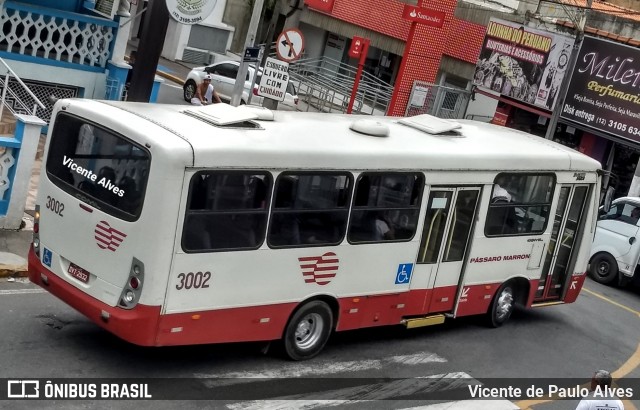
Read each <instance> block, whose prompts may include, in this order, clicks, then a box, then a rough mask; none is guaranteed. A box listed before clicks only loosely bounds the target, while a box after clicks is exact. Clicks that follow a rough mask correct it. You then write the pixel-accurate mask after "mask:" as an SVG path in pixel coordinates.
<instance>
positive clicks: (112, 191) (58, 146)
mask: <svg viewBox="0 0 640 410" xmlns="http://www.w3.org/2000/svg"><path fill="white" fill-rule="evenodd" d="M150 163H151V157H150V155H149V152H148V151H147V150H146V149H144V148H143V147H142V146H140V145H137V144H134V143H133V142H131V141H129V140H127V139H126V138H124V137H122V136H121V135H118V134H116V133H114V132H113V131H110V130H108V129H106V128H103V127H100V126H98V125H96V124H93V123H90V122H87V121H86V120H83V119H81V118H77V117H74V116H71V115H69V114H64V113H61V114H59V115H58V116H57V118H56V122H55V125H54V128H53V133H52V136H51V142H50V144H49V154H48V157H47V162H46V170H47V175H48V176H49V179H51V181H52V182H53V183H54V184H55V185H56V186H58V187H59V188H61V189H62V190H64V191H66V192H68V193H70V194H71V195H73V196H75V197H77V198H79V199H80V200H82V201H84V202H86V203H88V204H90V205H92V206H94V207H96V208H99V209H101V210H103V211H105V212H107V213H109V214H111V215H113V216H116V217H118V218H121V219H124V220H128V221H133V220H136V219H138V217H139V216H140V211H141V209H142V202H143V199H144V193H145V189H146V185H147V176H148V174H149V166H150Z"/></svg>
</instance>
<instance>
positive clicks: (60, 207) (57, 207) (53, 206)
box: [46, 196, 64, 216]
mask: <svg viewBox="0 0 640 410" xmlns="http://www.w3.org/2000/svg"><path fill="white" fill-rule="evenodd" d="M46 206H47V209H50V210H52V211H53V212H54V213H56V214H58V215H60V216H64V215H62V211H64V204H63V203H62V202H60V201H58V200H56V199H55V198H51V197H50V196H47V203H46Z"/></svg>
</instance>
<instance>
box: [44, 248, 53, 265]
mask: <svg viewBox="0 0 640 410" xmlns="http://www.w3.org/2000/svg"><path fill="white" fill-rule="evenodd" d="M51 256H52V255H51V251H50V250H49V249H47V248H44V252H43V254H42V263H44V264H45V265H47V266H48V267H51Z"/></svg>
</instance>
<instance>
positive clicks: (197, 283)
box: [176, 272, 211, 290]
mask: <svg viewBox="0 0 640 410" xmlns="http://www.w3.org/2000/svg"><path fill="white" fill-rule="evenodd" d="M209 279H211V272H204V273H203V272H196V273H193V272H189V273H181V274H179V275H178V280H179V281H180V283H178V284H177V285H176V289H178V290H182V289H191V288H193V289H204V288H208V287H209Z"/></svg>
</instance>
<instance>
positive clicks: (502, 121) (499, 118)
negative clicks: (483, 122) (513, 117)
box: [491, 111, 509, 127]
mask: <svg viewBox="0 0 640 410" xmlns="http://www.w3.org/2000/svg"><path fill="white" fill-rule="evenodd" d="M508 120H509V114H505V113H503V112H501V111H496V113H495V114H494V115H493V119H492V120H491V124H496V125H502V126H503V127H506V125H507V121H508Z"/></svg>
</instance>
